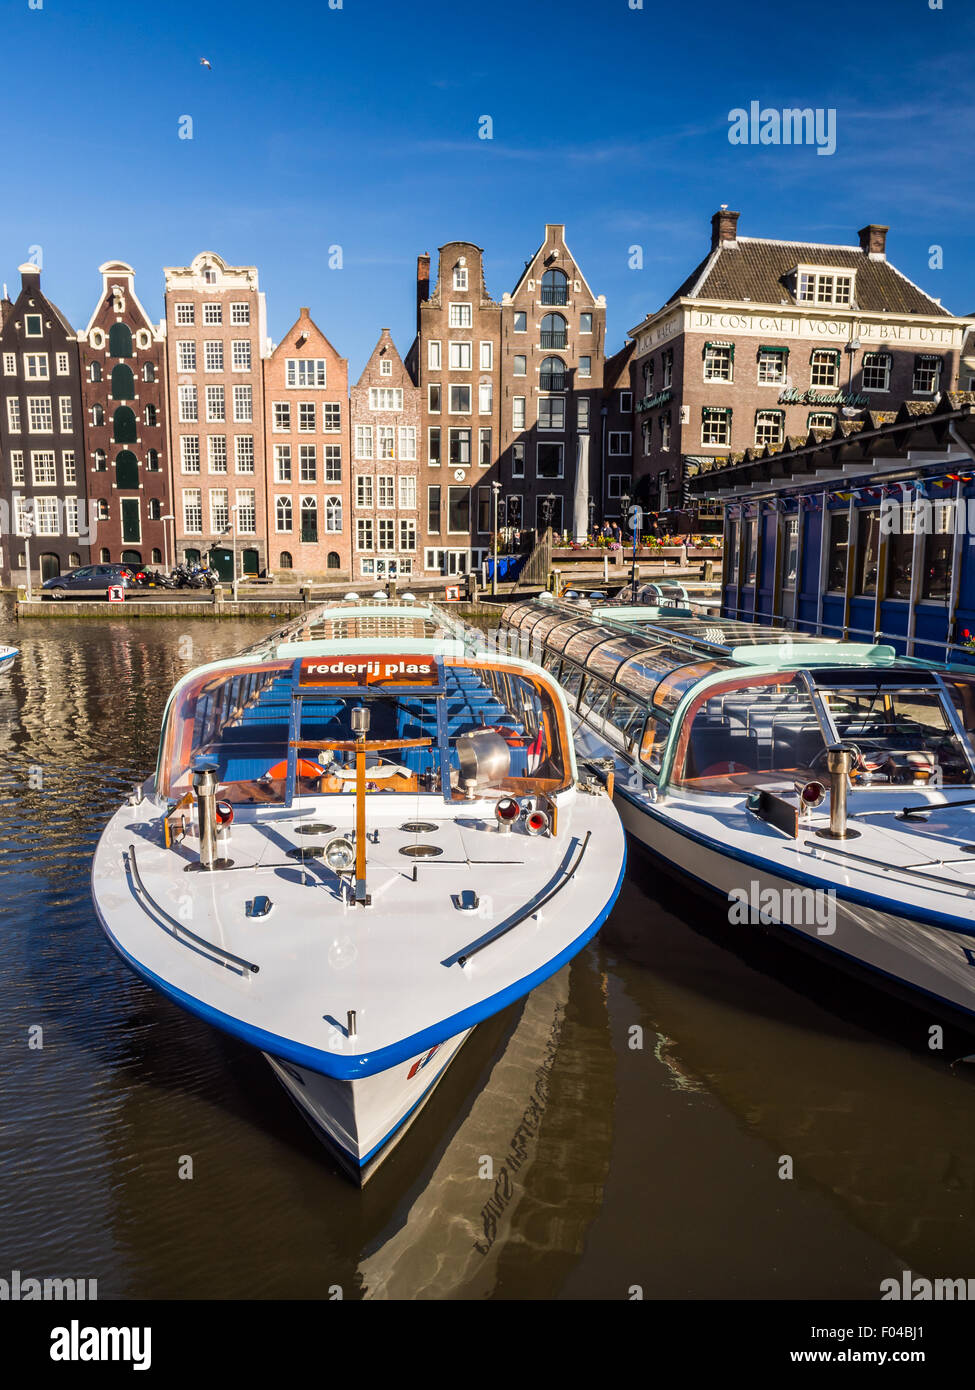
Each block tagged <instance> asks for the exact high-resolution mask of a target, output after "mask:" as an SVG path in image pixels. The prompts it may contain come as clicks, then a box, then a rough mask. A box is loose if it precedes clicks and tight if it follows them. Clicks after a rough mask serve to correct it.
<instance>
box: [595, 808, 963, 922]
mask: <svg viewBox="0 0 975 1390" xmlns="http://www.w3.org/2000/svg"><path fill="white" fill-rule="evenodd" d="M614 795H615V796H621V797H623V799H624V801H629V802H630V804H631V805H633V806H635V807H636V808H637V810H639V811H641V812H642V813H643V815H645V816H649V817H650V819H651V820H655V821H659V823H660V824H661V825H664V826H666V827H667V829H668V830H672V831H673V832H674V834H675V835H683V836H684V838H685V839H686V840H693V841H694V842H695V844H699V845H704V847H705V848H706V849H709V850H711V851H712V852H713V853H715V854H721V855H723V856H724V857H725V859H736V860H738V862H739V863H742V864H748V865H750V866H751V867H752V868H754V869H764V870H765V872H766V873H770V874H775V876H776V877H777V878H787V879H789V880H791V881H792V882H793V883H802V884H805V885H806V886H807V887H809V888H822V887H823V886H824V881H823V879H822V878H815V877H814V876H813V875H812V874H807V873H803V871H802V870H801V869H794V868H792V867H791V866H787V865H785V864H779V863H777V862H776V861H775V860H774V859H763V858H761V857H760V856H759V855H756V854H751V853H749V851H748V850H744V849H735V848H734V847H733V846H732V845H729V844H727V843H726V842H725V841H724V840H714V839H712V838H711V837H710V836H709V835H704V834H702V833H701V832H700V831H699V830H691V829H690V827H689V826H685V825H678V824H677V822H676V821H673V820H671V819H670V818H669V817H668V816H662V815H661V814H660V812H659V811H657V810H656V809H655V808H654V807H652V806H649V805H648V804H647V803H646V802H645V801H641V800H640V799H639V797H635V796H633V795H631V793H629V792H627V791H624V790H623V788H622V787H617V788H616V790H615V792H614ZM631 833H632V832H631ZM661 858H664V856H663V855H661ZM675 867H678V868H679V867H680V866H679V865H677V866H675ZM826 867H828V868H838V867H839V865H835V864H830V865H827V866H826ZM850 867H851V868H853V867H856V866H854V865H851V866H850ZM682 872H684V870H682ZM692 877H693V875H692ZM828 886H829V887H830V888H832V889H833V890H834V891H835V893H836V896H837V897H838V898H840V899H842V900H843V901H844V902H851V903H856V904H857V905H858V906H860V907H873V908H876V909H877V911H878V912H889V913H893V915H894V916H896V917H901V918H903V919H904V921H906V922H919V923H920V924H921V925H922V926H926V927H941V928H942V929H943V930H945V931H950V932H956V933H957V934H958V935H959V936H975V927H963V926H961V924H960V923H959V920H958V918H957V917H956V916H952V914H950V913H947V912H938V911H936V909H934V908H924V907H912V908H909V909H908V908H906V907H905V906H904V904H903V903H902V902H900V901H899V900H898V899H897V898H885V897H882V896H881V895H880V894H879V893H869V892H867V891H866V889H863V888H850V887H849V886H848V885H846V884H839V883H835V882H830V883H829V884H828ZM932 886H933V885H932ZM945 886H946V887H950V886H951V885H950V883H949V881H948V880H947V879H946V880H945ZM973 906H975V902H973Z"/></svg>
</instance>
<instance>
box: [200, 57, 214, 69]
mask: <svg viewBox="0 0 975 1390" xmlns="http://www.w3.org/2000/svg"><path fill="white" fill-rule="evenodd" d="M200 67H201V68H210V70H211V71H212V70H213V68H212V64H211V62H210V59H209V58H201V59H200Z"/></svg>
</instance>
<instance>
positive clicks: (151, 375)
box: [142, 362, 156, 381]
mask: <svg viewBox="0 0 975 1390" xmlns="http://www.w3.org/2000/svg"><path fill="white" fill-rule="evenodd" d="M155 379H156V364H155V363H154V362H144V363H143V365H142V380H143V381H155Z"/></svg>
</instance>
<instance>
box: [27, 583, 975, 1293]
mask: <svg viewBox="0 0 975 1390" xmlns="http://www.w3.org/2000/svg"><path fill="white" fill-rule="evenodd" d="M266 627H267V623H266V622H263V623H259V624H249V623H246V622H233V621H224V622H204V621H194V622H186V623H180V621H179V620H169V619H166V620H157V621H145V622H131V623H126V622H121V621H118V622H83V621H70V620H51V621H40V620H33V621H31V622H24V623H21V624H19V625H18V624H16V623H15V622H13V621H12V614H11V610H10V608H9V606H7V607H6V608H4V609H2V610H0V643H2V642H10V643H13V644H14V645H16V646H19V647H20V649H21V656H20V658H19V660H18V662H17V664H16V666H15V667H14V669H13V671H12V672H10V673H8V674H7V675H3V676H0V1278H9V1277H10V1272H11V1271H13V1270H19V1271H20V1272H21V1277H22V1278H26V1277H28V1276H33V1277H40V1278H43V1277H58V1276H60V1277H65V1278H67V1277H73V1278H85V1279H97V1281H98V1294H99V1297H100V1298H146V1297H162V1298H215V1299H216V1298H283V1297H292V1298H294V1297H298V1298H323V1299H327V1298H336V1297H344V1298H437V1299H447V1298H458V1299H459V1298H501V1299H515V1298H518V1299H551V1298H565V1299H627V1298H633V1297H637V1296H640V1295H642V1296H643V1297H644V1298H647V1299H651V1298H652V1299H684V1298H687V1299H702V1298H732V1299H746V1298H787V1299H789V1298H855V1299H870V1300H875V1299H877V1298H878V1296H879V1285H880V1281H881V1280H882V1279H885V1278H889V1277H891V1276H898V1275H899V1274H900V1272H901V1271H902V1270H904V1269H905V1268H908V1269H911V1270H912V1271H913V1272H914V1273H915V1274H920V1275H924V1276H927V1277H932V1278H935V1277H962V1278H967V1277H968V1276H970V1275H975V1268H973V1255H972V1249H973V1236H975V1203H973V1189H975V1087H973V1084H972V1081H973V1072H975V1062H972V1063H969V1062H965V1061H963V1060H961V1058H962V1057H964V1056H966V1055H969V1054H972V1053H975V1039H973V1038H972V1037H966V1036H965V1035H964V1034H962V1033H957V1032H952V1031H950V1030H949V1031H948V1032H946V1035H945V1039H944V1047H943V1048H942V1049H941V1050H940V1051H932V1050H931V1049H930V1048H929V1046H928V1041H929V1028H930V1027H931V1025H932V1023H933V1022H935V1021H936V1020H932V1019H931V1018H929V1017H928V1016H927V1015H926V1013H925V1012H924V1011H923V1009H915V1008H913V1007H911V1006H907V1005H904V1004H902V1003H899V1002H896V1001H894V1000H892V999H890V998H888V997H887V996H886V995H883V994H880V993H877V992H874V991H872V990H868V989H866V988H865V987H862V986H860V985H857V984H855V983H853V982H851V981H848V980H847V979H845V978H844V977H842V976H840V975H838V974H837V973H836V972H835V971H833V970H832V969H830V968H828V967H826V966H825V965H823V964H822V963H820V962H819V961H818V960H816V959H811V958H807V957H806V956H804V955H799V954H798V953H797V952H796V951H795V949H794V948H792V947H790V946H788V945H785V944H782V943H779V942H778V941H776V940H774V939H771V938H769V937H767V936H766V935H765V934H764V933H763V932H762V931H761V929H759V928H756V927H747V926H737V927H735V926H731V925H729V924H728V922H727V921H726V920H725V916H724V914H723V913H722V912H721V911H720V909H719V908H716V907H714V906H713V905H708V904H707V903H705V902H703V901H701V900H698V899H696V898H694V897H692V896H691V895H690V894H689V893H688V891H687V890H686V889H685V888H683V887H681V886H679V885H677V884H675V883H674V882H673V881H671V880H670V879H669V878H668V877H667V876H666V875H664V874H663V873H662V872H661V871H660V870H659V868H657V867H655V866H654V865H653V864H652V863H651V862H650V861H649V860H647V859H644V858H642V857H641V856H640V854H639V853H638V852H637V851H636V850H631V858H630V871H629V874H628V878H627V882H626V886H625V888H624V890H623V893H622V896H621V898H620V900H619V903H618V905H617V907H616V908H615V910H614V912H613V914H612V916H611V918H610V920H609V922H608V923H607V924H606V926H605V928H604V929H603V931H602V932H601V933H600V935H599V936H598V937H597V939H596V940H595V941H594V942H593V943H592V944H591V945H590V946H589V947H588V948H587V949H586V950H585V951H584V952H583V953H582V954H581V955H580V956H579V957H577V959H576V960H575V961H574V962H573V963H572V964H571V965H570V966H569V967H567V968H566V969H565V970H563V971H562V972H561V973H560V974H559V975H558V976H556V977H555V978H554V979H553V980H551V981H548V982H547V983H546V984H545V985H543V986H541V987H539V989H537V990H536V991H535V992H534V993H533V994H532V995H531V996H530V998H529V999H528V1001H527V1002H525V1003H523V1004H522V1005H518V1006H516V1007H514V1008H512V1009H509V1010H508V1011H507V1012H506V1013H505V1014H503V1015H501V1016H500V1017H499V1018H497V1019H494V1020H492V1021H491V1022H490V1023H488V1024H485V1025H482V1027H481V1028H480V1029H479V1030H478V1031H477V1032H476V1033H475V1034H474V1037H473V1038H472V1040H471V1041H470V1042H469V1043H468V1044H467V1045H466V1046H465V1048H464V1049H462V1051H461V1053H460V1054H459V1056H458V1059H457V1061H456V1063H455V1064H454V1065H453V1066H452V1067H451V1069H450V1070H449V1071H448V1073H447V1076H446V1078H445V1080H444V1081H443V1083H442V1084H441V1086H440V1087H439V1088H438V1090H437V1091H436V1092H435V1094H434V1097H433V1099H432V1100H431V1102H430V1104H429V1105H428V1106H427V1108H426V1110H425V1111H424V1112H423V1114H422V1115H421V1117H420V1119H419V1120H418V1121H417V1123H416V1124H415V1125H414V1126H413V1127H412V1129H411V1130H410V1131H409V1133H408V1134H407V1136H406V1138H405V1139H404V1141H403V1142H402V1143H401V1144H400V1146H399V1147H398V1148H397V1150H396V1151H395V1153H394V1154H393V1155H392V1156H391V1158H390V1159H389V1160H388V1162H387V1163H386V1164H385V1165H384V1166H383V1167H382V1168H381V1169H380V1170H379V1172H378V1174H377V1175H376V1177H375V1178H374V1179H373V1180H372V1181H371V1182H370V1184H369V1185H368V1186H367V1188H366V1189H365V1190H364V1191H363V1192H359V1191H357V1190H356V1189H355V1188H354V1187H353V1186H351V1185H350V1184H349V1182H348V1181H347V1180H346V1179H345V1178H344V1177H343V1176H341V1175H340V1174H339V1173H338V1172H337V1171H336V1169H335V1168H334V1167H333V1165H332V1163H331V1161H330V1159H329V1157H328V1155H327V1154H326V1152H325V1151H324V1150H323V1149H322V1147H321V1146H320V1145H319V1143H318V1141H317V1140H316V1139H315V1137H314V1136H313V1135H312V1134H311V1132H310V1131H309V1130H308V1129H307V1128H306V1126H305V1125H304V1123H303V1121H302V1119H301V1118H300V1116H299V1115H298V1113H297V1112H296V1111H295V1110H294V1109H293V1108H292V1106H291V1104H290V1102H289V1101H288V1099H287V1097H286V1096H285V1094H284V1092H283V1091H282V1090H281V1088H280V1087H279V1086H278V1084H277V1082H276V1081H274V1080H273V1078H272V1076H271V1073H270V1070H269V1069H268V1067H267V1065H266V1063H265V1062H264V1061H263V1060H262V1059H261V1058H260V1057H259V1056H258V1055H256V1054H254V1053H252V1052H250V1051H248V1050H247V1049H246V1048H244V1047H243V1046H242V1045H239V1044H237V1043H236V1042H232V1041H230V1040H228V1039H225V1038H223V1037H221V1036H220V1035H218V1034H217V1033H215V1032H213V1031H212V1030H210V1029H209V1028H207V1027H205V1026H204V1025H202V1024H201V1023H198V1022H196V1021H194V1020H193V1019H191V1018H189V1017H187V1016H185V1015H184V1014H182V1013H181V1012H180V1011H178V1010H177V1009H176V1008H175V1007H174V1006H172V1005H170V1004H169V1003H167V1002H166V1001H164V1000H163V999H161V998H159V997H158V996H157V995H155V994H154V993H153V992H152V991H151V990H149V989H148V988H147V987H146V986H145V985H143V984H142V983H141V982H140V981H139V980H138V979H136V978H135V977H134V976H133V975H131V974H130V973H129V972H128V971H127V970H126V969H125V967H124V966H123V965H122V964H121V963H120V962H119V960H118V959H117V958H116V957H115V956H114V954H113V953H112V951H111V950H110V949H109V947H108V945H107V944H106V942H105V939H104V938H103V936H102V934H101V931H100V929H99V927H98V925H97V923H96V920H95V916H94V913H93V910H92V907H91V902H90V899H89V882H88V879H89V865H90V861H91V856H92V852H93V850H94V847H95V843H96V841H97V839H98V836H99V833H100V831H101V829H102V827H103V825H104V824H105V822H106V821H107V819H108V818H109V816H110V815H111V814H112V812H113V811H114V810H115V809H116V807H117V805H118V803H119V801H120V800H121V799H122V797H123V796H124V795H125V794H126V793H127V792H128V791H129V790H130V788H131V786H132V784H133V783H135V782H136V781H141V780H142V779H143V778H144V777H145V776H146V775H147V774H148V772H149V771H150V770H151V768H152V765H153V763H154V758H155V748H156V739H157V734H158V729H159V723H160V716H161V713H162V709H163V704H164V701H165V698H166V695H167V693H168V692H169V690H170V688H171V686H172V685H173V683H174V681H175V680H176V679H177V678H178V677H179V676H180V675H181V674H182V673H183V672H185V671H187V670H189V669H190V668H191V667H193V666H195V665H199V664H201V663H202V662H204V661H208V660H212V659H215V658H219V657H222V656H227V655H230V654H232V653H233V652H235V651H238V650H239V649H240V648H241V647H243V646H245V645H247V644H248V643H249V642H251V641H253V640H254V639H255V638H257V637H258V636H260V635H262V633H263V632H264V631H265V630H266Z"/></svg>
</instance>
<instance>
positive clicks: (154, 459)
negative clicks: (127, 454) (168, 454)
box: [146, 449, 159, 473]
mask: <svg viewBox="0 0 975 1390" xmlns="http://www.w3.org/2000/svg"><path fill="white" fill-rule="evenodd" d="M146 471H147V472H149V473H158V472H159V450H158V449H147V450H146Z"/></svg>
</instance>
